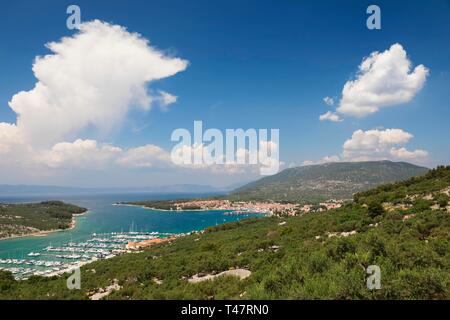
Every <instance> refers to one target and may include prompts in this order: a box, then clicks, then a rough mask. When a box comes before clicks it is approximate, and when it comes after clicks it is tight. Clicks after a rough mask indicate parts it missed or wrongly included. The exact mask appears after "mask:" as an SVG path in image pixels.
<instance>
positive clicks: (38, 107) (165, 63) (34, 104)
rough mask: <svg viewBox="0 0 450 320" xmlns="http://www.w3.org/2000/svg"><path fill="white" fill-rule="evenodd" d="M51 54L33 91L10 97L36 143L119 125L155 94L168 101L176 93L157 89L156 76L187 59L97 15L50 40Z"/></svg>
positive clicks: (41, 62) (38, 67) (42, 61)
mask: <svg viewBox="0 0 450 320" xmlns="http://www.w3.org/2000/svg"><path fill="white" fill-rule="evenodd" d="M47 47H48V49H50V51H51V54H48V55H46V56H43V57H37V58H36V60H35V62H34V64H33V72H34V75H35V77H36V78H37V79H38V81H37V83H36V84H35V86H34V88H33V89H32V90H30V91H22V92H19V93H18V94H16V95H15V96H14V97H13V98H12V100H11V101H10V103H9V106H10V107H11V109H12V110H13V111H14V112H15V113H16V114H17V124H16V126H17V129H18V130H19V132H20V133H21V134H23V136H24V138H25V139H26V140H27V141H29V142H30V143H32V144H33V145H41V146H49V145H52V144H54V143H57V142H59V141H62V140H64V139H67V138H71V137H72V136H73V135H76V134H77V133H78V132H80V131H81V130H83V129H85V128H87V127H88V126H91V127H94V128H97V129H99V130H102V131H108V130H109V129H111V128H114V127H116V126H117V125H120V123H121V122H122V120H123V119H124V118H125V117H126V115H127V112H128V111H129V110H130V109H131V108H132V107H140V108H142V109H144V110H148V109H149V108H150V107H151V104H152V102H153V101H154V100H161V99H162V102H163V103H164V104H165V105H167V104H169V103H173V102H174V98H173V97H174V96H172V95H170V94H168V93H165V92H164V93H163V95H162V98H161V96H160V95H157V94H156V95H153V94H152V92H151V91H150V90H148V89H147V85H148V84H149V83H151V82H152V81H155V80H159V79H163V78H166V77H170V76H173V75H175V74H176V73H178V72H180V71H183V70H185V69H186V67H187V64H188V63H187V61H185V60H182V59H179V58H174V57H170V56H167V55H165V54H164V53H162V52H160V51H158V50H157V49H155V48H153V47H151V46H150V43H149V42H148V40H146V39H144V38H142V37H141V36H140V35H139V34H137V33H130V32H128V31H127V30H126V29H125V28H123V27H121V26H117V25H111V24H108V23H105V22H101V21H98V20H95V21H91V22H86V23H83V24H81V27H80V30H79V32H78V33H76V34H75V35H73V36H71V37H65V38H62V39H61V40H60V41H58V42H51V43H48V44H47Z"/></svg>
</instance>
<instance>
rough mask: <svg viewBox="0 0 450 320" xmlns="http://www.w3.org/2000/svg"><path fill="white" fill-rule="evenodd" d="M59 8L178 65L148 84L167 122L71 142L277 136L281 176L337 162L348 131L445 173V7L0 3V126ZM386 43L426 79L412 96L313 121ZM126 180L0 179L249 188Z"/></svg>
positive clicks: (137, 115)
mask: <svg viewBox="0 0 450 320" xmlns="http://www.w3.org/2000/svg"><path fill="white" fill-rule="evenodd" d="M69 4H77V5H79V6H80V8H81V13H82V21H83V22H85V21H90V20H93V19H99V20H101V21H105V22H108V23H111V24H115V25H120V26H124V27H126V28H127V30H128V31H130V32H137V33H139V34H141V35H142V37H143V38H146V39H148V40H149V41H150V45H151V46H152V47H155V48H157V49H159V50H161V51H162V52H164V53H166V54H167V55H169V56H173V57H179V58H181V59H185V60H187V61H189V64H188V66H187V68H186V69H185V70H184V71H181V72H179V73H177V74H175V75H173V76H170V77H165V78H163V79H160V80H158V81H155V82H154V83H151V85H150V87H151V88H152V89H154V90H163V91H167V92H170V93H171V94H173V95H176V96H177V97H178V99H177V102H176V103H174V104H172V105H170V106H169V107H168V110H167V111H163V110H161V109H160V108H157V107H152V109H151V110H150V111H142V110H139V109H133V110H130V111H129V112H128V113H127V116H126V117H125V118H124V119H123V121H121V123H120V125H118V126H115V128H114V129H113V130H110V131H108V133H107V134H105V133H99V132H98V131H97V130H96V128H83V130H80V131H78V132H77V137H76V138H81V139H88V138H92V139H96V140H98V141H102V142H105V143H108V144H111V145H114V146H118V147H120V148H136V147H139V146H142V145H147V144H152V145H156V146H159V147H161V148H163V149H165V150H170V148H171V147H172V146H173V142H171V141H170V135H171V133H172V131H173V130H174V129H176V128H187V129H190V130H192V127H193V121H194V120H202V121H203V123H204V126H205V127H207V128H219V129H221V130H225V129H226V128H279V129H280V143H279V144H280V157H281V160H282V161H283V162H284V163H285V164H286V165H288V164H296V165H300V164H302V163H303V162H304V161H307V160H308V161H309V160H310V161H320V159H321V158H323V157H325V156H335V155H337V156H340V155H341V153H342V152H343V144H344V142H345V141H346V140H348V139H350V138H351V137H352V134H353V133H354V132H355V131H357V130H362V131H364V132H366V131H368V130H379V131H383V130H385V129H387V128H392V129H393V128H398V129H402V130H403V131H404V132H408V133H410V134H411V135H413V138H410V139H408V142H407V144H405V145H404V146H403V145H401V146H398V147H399V148H400V147H406V148H407V149H408V150H410V151H413V150H418V149H420V150H425V151H426V152H427V154H428V155H427V157H425V158H422V159H415V158H411V159H409V160H410V161H411V162H416V163H421V164H424V165H427V166H434V165H437V164H448V163H449V160H450V153H449V143H448V141H449V140H448V138H449V136H450V135H449V134H450V126H449V125H448V119H449V118H450V105H449V101H450V90H448V89H449V83H450V81H449V80H450V59H449V56H450V1H426V2H425V1H408V2H407V3H404V2H397V1H395V2H394V1H376V2H372V1H294V0H283V1H129V2H124V1H98V0H97V1H76V2H66V1H36V2H32V3H31V2H29V1H15V2H14V3H8V4H2V10H1V12H2V14H1V18H0V30H1V31H0V36H1V42H0V43H1V44H0V67H1V70H2V72H1V73H0V122H5V123H14V122H15V121H16V114H15V112H13V111H12V110H11V109H10V108H9V107H8V102H9V101H10V100H11V98H12V96H13V95H14V94H16V93H18V92H19V91H22V90H25V91H27V90H31V89H32V88H33V86H34V85H35V83H36V77H35V75H34V74H33V71H32V69H31V66H32V64H33V61H34V59H35V57H36V56H38V55H45V54H49V50H48V49H46V48H45V46H44V44H45V43H47V42H50V41H58V40H59V39H60V38H61V37H62V36H69V37H70V36H73V34H74V33H75V32H74V31H73V30H68V29H67V28H66V24H65V20H66V18H67V15H66V14H65V11H66V8H67V6H68V5H69ZM370 4H377V5H379V6H380V8H381V17H382V29H381V30H368V29H367V28H366V19H367V17H368V15H367V14H366V13H365V11H366V8H367V6H368V5H370ZM395 43H399V44H400V45H401V46H402V47H403V49H404V50H405V51H406V53H407V56H408V59H409V60H410V61H411V63H412V68H414V67H415V66H417V65H420V64H423V65H424V66H425V67H426V68H427V69H428V70H429V74H428V76H427V77H426V80H425V82H424V84H423V87H421V88H420V89H418V90H416V92H415V93H414V95H413V97H412V98H411V99H409V101H407V102H404V103H398V104H394V105H392V106H389V107H386V108H381V109H380V110H379V111H378V112H375V113H373V114H370V115H367V116H364V117H361V118H360V117H353V116H348V115H346V114H343V115H341V118H342V119H343V121H340V122H332V121H320V120H319V116H320V115H321V114H324V113H325V112H327V111H332V112H335V110H334V108H336V107H337V105H338V104H339V100H340V99H341V97H342V90H343V86H344V84H345V83H346V82H347V81H348V80H351V79H355V76H356V73H357V70H358V66H359V65H360V64H361V62H362V60H363V59H364V58H365V57H368V56H369V55H370V54H371V53H372V52H375V51H379V52H384V51H385V50H388V49H389V48H390V47H391V46H392V45H393V44H395ZM93 68H95V66H93ZM326 96H329V97H333V98H334V100H335V101H336V105H335V106H334V107H330V106H327V105H326V104H325V103H324V101H323V98H324V97H326ZM70 138H73V139H75V137H70ZM68 139H69V138H68ZM64 141H70V140H67V139H65V140H64ZM398 160H401V159H398ZM407 160H408V159H407ZM77 170H81V169H77ZM130 170H131V171H133V170H134V171H133V172H134V173H130V172H131V171H120V172H119V171H117V179H115V180H114V179H111V178H109V176H110V174H108V173H107V172H106V171H105V173H104V174H99V175H98V176H96V177H95V178H92V179H91V180H89V179H88V178H87V177H88V176H91V174H90V173H89V170H87V171H83V170H81V171H82V172H84V174H77V175H76V176H74V175H72V174H71V173H67V172H63V171H64V170H61V169H58V170H56V171H57V173H55V174H53V173H48V174H46V175H45V177H31V176H30V175H22V176H21V177H20V178H18V176H17V179H16V176H14V175H13V174H9V175H6V174H5V176H4V180H5V181H7V182H8V183H13V182H14V181H16V180H17V181H20V182H21V183H39V182H41V183H40V184H60V185H61V184H62V185H95V186H100V185H104V184H106V185H110V184H113V185H117V186H121V185H124V186H130V185H132V184H133V183H135V184H137V185H158V184H167V183H169V184H170V183H188V182H189V180H192V179H193V177H199V178H198V180H199V182H201V183H208V184H215V185H226V184H231V183H234V182H239V181H241V180H245V179H249V180H250V179H251V178H254V176H252V175H248V176H247V175H245V176H240V175H238V176H232V175H230V176H226V177H224V176H220V177H219V178H218V177H217V176H214V175H213V174H210V173H208V172H201V173H199V172H195V173H189V172H185V171H176V172H175V171H173V172H168V171H170V170H168V169H163V170H162V171H161V169H155V168H145V169H142V168H141V169H130ZM18 171H19V170H17V172H18ZM67 171H71V170H67ZM113 172H115V171H113ZM115 173H116V172H115ZM128 176H130V177H131V176H133V178H132V180H129V181H128V180H127V178H126V177H128ZM81 177H82V178H81ZM136 177H143V178H142V179H141V180H136ZM166 177H170V178H166ZM196 179H197V178H196ZM218 179H220V182H218V181H217V180H218Z"/></svg>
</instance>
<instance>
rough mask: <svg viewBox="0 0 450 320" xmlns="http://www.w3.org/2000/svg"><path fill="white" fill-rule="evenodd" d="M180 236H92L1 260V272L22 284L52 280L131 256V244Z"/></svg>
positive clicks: (133, 234) (143, 233)
mask: <svg viewBox="0 0 450 320" xmlns="http://www.w3.org/2000/svg"><path fill="white" fill-rule="evenodd" d="M182 235H183V234H171V233H159V232H110V233H101V234H97V233H93V234H92V235H91V237H90V239H88V240H85V241H82V242H73V241H71V242H67V243H64V244H63V245H60V246H52V245H49V246H47V247H45V248H44V249H42V250H41V251H39V252H35V251H33V252H30V253H28V254H26V256H25V257H23V258H21V259H17V258H14V259H10V258H8V259H0V269H1V270H7V271H10V272H11V273H12V274H13V275H14V277H15V278H16V279H17V280H25V279H28V278H29V277H30V276H54V275H58V274H61V273H64V272H68V271H70V270H71V269H73V268H76V267H80V266H82V265H84V264H87V263H90V262H93V261H96V260H101V259H110V258H113V257H115V256H117V255H120V254H124V253H127V252H130V251H132V250H131V249H130V248H129V247H130V244H134V243H143V242H148V241H151V240H156V239H161V240H164V239H173V238H174V237H178V236H182Z"/></svg>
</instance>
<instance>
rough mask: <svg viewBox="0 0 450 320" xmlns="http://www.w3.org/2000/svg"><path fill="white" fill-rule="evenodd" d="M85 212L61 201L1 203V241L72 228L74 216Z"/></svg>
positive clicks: (83, 209)
mask: <svg viewBox="0 0 450 320" xmlns="http://www.w3.org/2000/svg"><path fill="white" fill-rule="evenodd" d="M85 211H86V209H85V208H81V207H78V206H75V205H72V204H66V203H63V202H61V201H44V202H40V203H23V204H7V203H0V239H2V238H9V237H17V236H26V235H29V234H34V233H38V232H42V231H52V230H60V229H67V228H69V227H70V226H71V223H72V216H73V215H74V214H80V213H83V212H85Z"/></svg>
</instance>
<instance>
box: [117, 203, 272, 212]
mask: <svg viewBox="0 0 450 320" xmlns="http://www.w3.org/2000/svg"><path fill="white" fill-rule="evenodd" d="M113 205H114V206H126V207H137V208H142V209H147V210H153V211H163V212H175V213H183V212H207V211H222V212H233V211H236V210H237V209H213V208H205V209H181V210H168V209H158V208H154V207H147V206H144V205H139V204H129V203H113ZM242 214H263V215H268V214H269V213H268V212H264V211H261V212H257V211H251V212H245V213H242Z"/></svg>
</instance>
